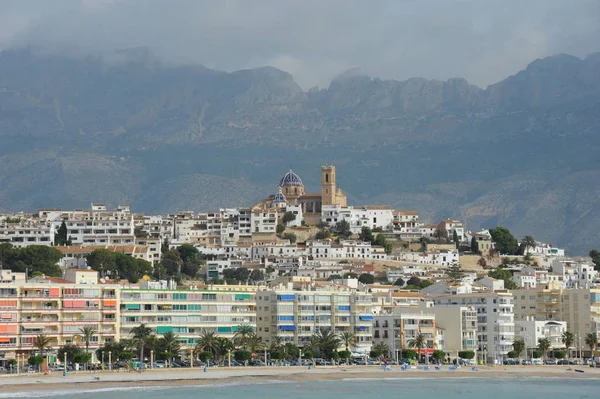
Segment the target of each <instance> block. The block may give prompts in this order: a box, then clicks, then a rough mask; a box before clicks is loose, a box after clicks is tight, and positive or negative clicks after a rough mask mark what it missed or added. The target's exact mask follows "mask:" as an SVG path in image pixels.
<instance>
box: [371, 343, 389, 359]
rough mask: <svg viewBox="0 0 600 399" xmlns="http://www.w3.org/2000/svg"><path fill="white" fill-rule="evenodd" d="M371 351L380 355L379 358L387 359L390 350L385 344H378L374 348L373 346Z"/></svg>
mask: <svg viewBox="0 0 600 399" xmlns="http://www.w3.org/2000/svg"><path fill="white" fill-rule="evenodd" d="M373 351H374V352H379V353H381V356H383V357H388V355H389V353H390V348H389V346H387V344H386V343H385V342H379V343H377V344H376V345H375V346H373Z"/></svg>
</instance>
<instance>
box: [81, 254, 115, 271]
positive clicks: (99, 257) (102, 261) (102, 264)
mask: <svg viewBox="0 0 600 399" xmlns="http://www.w3.org/2000/svg"><path fill="white" fill-rule="evenodd" d="M86 261H87V265H88V266H89V267H91V268H92V269H94V270H96V271H97V272H98V273H99V274H100V277H106V276H107V275H110V276H113V277H114V275H116V271H117V263H116V256H115V253H114V252H112V251H109V250H108V249H96V250H95V251H93V252H92V253H91V254H89V255H88V256H87V257H86Z"/></svg>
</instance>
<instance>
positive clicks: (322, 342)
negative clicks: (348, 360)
mask: <svg viewBox="0 0 600 399" xmlns="http://www.w3.org/2000/svg"><path fill="white" fill-rule="evenodd" d="M313 337H314V340H315V342H316V345H317V348H318V349H319V352H320V353H321V354H322V355H323V356H325V357H326V358H328V359H331V357H332V356H333V352H336V351H337V349H338V348H339V346H340V342H341V341H340V338H339V337H338V336H337V335H336V334H335V333H334V332H333V330H332V329H331V328H328V327H322V328H320V329H318V330H317V331H316V332H315V333H314V334H313Z"/></svg>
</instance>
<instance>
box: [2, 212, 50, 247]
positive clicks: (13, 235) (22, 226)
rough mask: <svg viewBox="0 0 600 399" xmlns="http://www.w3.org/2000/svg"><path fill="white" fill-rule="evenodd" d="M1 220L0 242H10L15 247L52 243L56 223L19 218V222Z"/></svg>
mask: <svg viewBox="0 0 600 399" xmlns="http://www.w3.org/2000/svg"><path fill="white" fill-rule="evenodd" d="M3 220H4V221H2V222H0V244H2V243H10V244H12V245H14V246H15V247H26V246H28V245H52V243H53V242H54V234H55V233H56V231H55V229H54V225H53V224H52V223H48V222H41V221H33V220H19V221H18V222H10V219H9V222H7V221H6V218H5V219H3Z"/></svg>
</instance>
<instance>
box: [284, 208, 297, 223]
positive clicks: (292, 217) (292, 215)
mask: <svg viewBox="0 0 600 399" xmlns="http://www.w3.org/2000/svg"><path fill="white" fill-rule="evenodd" d="M294 220H296V214H295V213H294V212H291V211H287V212H286V213H285V214H284V215H283V218H282V221H283V223H285V224H286V225H287V224H288V223H290V222H293V221H294Z"/></svg>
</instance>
